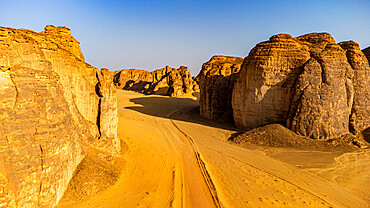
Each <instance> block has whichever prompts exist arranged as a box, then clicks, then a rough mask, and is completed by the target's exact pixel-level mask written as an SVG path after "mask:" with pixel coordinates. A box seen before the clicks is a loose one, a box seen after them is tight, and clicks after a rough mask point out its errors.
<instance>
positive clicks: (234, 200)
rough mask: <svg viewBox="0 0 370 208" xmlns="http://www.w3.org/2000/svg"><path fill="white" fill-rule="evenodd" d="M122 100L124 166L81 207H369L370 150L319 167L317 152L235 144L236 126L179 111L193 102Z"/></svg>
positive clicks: (128, 95)
mask: <svg viewBox="0 0 370 208" xmlns="http://www.w3.org/2000/svg"><path fill="white" fill-rule="evenodd" d="M118 102H119V103H118V105H119V127H118V135H119V137H120V138H121V139H122V140H123V141H124V142H125V143H126V145H127V146H126V148H125V149H126V150H125V151H124V152H123V155H122V157H123V160H125V166H124V167H123V168H122V172H121V175H120V176H119V178H118V180H117V182H116V183H115V184H114V185H112V186H111V187H109V188H107V189H106V190H104V191H101V192H98V193H96V194H94V195H91V197H89V198H88V199H86V200H85V201H83V202H81V203H79V204H77V205H75V207H331V206H334V207H367V206H368V204H369V202H370V200H369V198H368V196H369V188H368V187H366V184H369V182H370V179H369V177H368V175H369V170H368V168H367V167H369V164H370V161H369V152H368V151H362V152H356V153H350V154H346V155H340V156H338V155H334V156H333V155H332V156H329V157H326V158H327V159H326V160H325V161H321V162H320V161H319V162H318V164H317V165H315V162H311V163H310V162H309V160H311V159H312V160H314V159H315V157H321V155H320V154H315V153H314V152H312V151H311V152H309V153H310V154H301V153H300V152H299V151H296V150H285V149H269V148H255V147H252V146H251V147H250V148H242V147H239V146H236V145H233V144H231V143H229V142H228V141H227V139H228V138H229V137H230V135H231V134H233V133H235V132H236V131H235V130H233V128H232V127H231V126H230V127H227V126H223V127H222V128H219V126H217V124H215V123H207V121H204V120H199V119H197V118H196V115H193V114H192V113H191V112H192V111H182V113H178V111H179V110H183V109H192V108H194V107H196V106H197V105H198V103H197V101H195V100H193V99H191V98H168V97H164V96H154V95H152V96H145V95H142V94H139V93H135V92H130V91H119V92H118ZM175 112H177V113H175ZM170 118H171V119H170ZM287 153H290V155H294V157H293V159H292V158H290V157H287V156H285V155H286V154H287ZM322 154H325V153H322ZM315 155H317V156H315ZM307 156H308V157H307ZM317 161H318V160H317ZM353 161H356V162H353ZM308 163H310V164H311V165H307V167H305V166H304V164H308ZM67 192H68V191H67ZM61 202H62V201H61Z"/></svg>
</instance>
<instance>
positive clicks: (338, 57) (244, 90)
mask: <svg viewBox="0 0 370 208" xmlns="http://www.w3.org/2000/svg"><path fill="white" fill-rule="evenodd" d="M365 60H366V59H365V56H364V54H363V53H362V52H361V51H360V50H359V49H358V45H357V43H354V42H344V43H340V44H337V43H336V42H335V41H334V39H333V38H332V37H331V36H330V34H328V33H311V34H307V35H303V36H300V37H297V38H292V37H291V36H290V35H287V34H280V35H275V36H272V37H271V38H270V40H268V41H266V42H262V43H259V44H257V45H256V46H255V47H254V48H253V49H252V50H251V52H250V53H249V55H248V56H247V57H246V58H245V59H244V63H243V65H242V68H241V70H240V73H239V78H238V81H237V82H236V83H235V86H234V90H233V95H232V108H233V114H234V119H235V124H236V126H238V127H240V128H242V129H250V128H254V127H258V126H262V125H265V124H269V123H282V124H285V125H286V126H287V127H288V128H290V129H291V130H293V131H294V132H296V133H298V134H301V135H304V136H308V137H311V138H314V139H327V138H336V137H339V136H341V135H343V134H346V133H349V132H350V131H351V132H352V133H356V131H361V130H363V129H364V128H366V127H368V126H369V119H370V117H369V116H368V113H369V110H368V105H366V104H365V103H363V102H362V99H364V102H367V103H368V101H367V99H368V97H369V94H368V86H369V85H368V84H369V76H368V73H369V63H368V62H366V61H365ZM364 75H365V76H364Z"/></svg>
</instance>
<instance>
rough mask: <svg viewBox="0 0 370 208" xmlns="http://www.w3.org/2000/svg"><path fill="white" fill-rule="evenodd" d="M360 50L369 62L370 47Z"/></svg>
mask: <svg viewBox="0 0 370 208" xmlns="http://www.w3.org/2000/svg"><path fill="white" fill-rule="evenodd" d="M362 52H363V53H364V54H365V56H366V58H367V60H368V61H369V62H370V47H367V48H365V49H363V50H362Z"/></svg>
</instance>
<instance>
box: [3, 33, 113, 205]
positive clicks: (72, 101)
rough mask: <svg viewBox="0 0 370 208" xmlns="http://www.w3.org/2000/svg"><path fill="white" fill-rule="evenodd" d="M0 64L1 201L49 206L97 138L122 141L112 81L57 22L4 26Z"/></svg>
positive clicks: (7, 203)
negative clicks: (41, 27)
mask: <svg viewBox="0 0 370 208" xmlns="http://www.w3.org/2000/svg"><path fill="white" fill-rule="evenodd" d="M0 69H1V70H0V82H1V86H2V87H1V88H0V95H1V98H2V99H1V101H0V117H1V119H0V142H1V150H0V157H1V161H2V162H1V166H0V188H1V190H2V191H1V194H0V204H1V206H5V207H52V206H54V205H55V204H56V203H57V202H58V200H59V199H60V198H61V197H62V195H63V192H64V191H65V189H66V187H67V184H68V182H69V180H70V179H71V177H72V174H73V171H74V170H75V168H76V166H77V165H78V164H79V162H80V161H81V160H82V159H83V158H84V156H85V154H86V153H85V150H86V149H87V148H88V147H89V146H91V145H92V144H95V143H98V142H97V138H99V137H101V136H102V137H107V138H106V139H104V138H102V139H101V140H113V141H114V142H112V143H117V142H118V139H117V138H116V133H115V132H116V129H115V128H116V119H117V110H116V107H115V108H114V106H116V104H115V102H116V100H115V99H116V98H115V96H114V90H115V89H114V87H113V84H112V82H110V81H107V79H109V80H110V79H111V78H110V77H109V78H108V77H106V71H105V70H103V71H102V72H99V70H97V69H96V68H94V67H92V66H90V65H88V64H86V63H85V62H84V57H83V55H82V53H81V51H80V47H79V43H78V42H77V41H76V40H75V39H74V38H73V37H72V36H71V34H70V30H69V29H67V28H65V27H54V26H46V28H45V31H43V32H40V33H36V32H33V31H31V30H26V29H12V28H3V27H0ZM98 77H101V78H99V79H98ZM114 104H115V105H114ZM108 106H109V107H108ZM107 120H110V121H109V122H112V124H111V125H107V124H106V121H107ZM99 132H100V133H101V135H100V133H99ZM108 143H109V142H108ZM118 146H119V145H118ZM112 149H113V150H112V151H118V150H119V149H117V148H116V147H113V148H112Z"/></svg>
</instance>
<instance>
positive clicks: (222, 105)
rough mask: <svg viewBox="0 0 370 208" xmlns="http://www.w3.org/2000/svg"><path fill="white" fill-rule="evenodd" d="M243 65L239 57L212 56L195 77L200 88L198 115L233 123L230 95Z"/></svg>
mask: <svg viewBox="0 0 370 208" xmlns="http://www.w3.org/2000/svg"><path fill="white" fill-rule="evenodd" d="M242 63H243V58H241V57H229V56H213V57H212V58H211V59H210V60H209V61H208V62H206V63H204V64H203V65H202V69H201V71H200V73H199V75H198V76H197V78H198V80H199V87H200V98H199V105H200V114H201V115H202V116H203V117H205V118H207V119H212V120H218V119H220V120H224V121H233V113H232V107H231V95H232V90H233V87H234V82H235V78H236V77H237V73H238V72H239V70H240V67H241V65H242Z"/></svg>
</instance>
